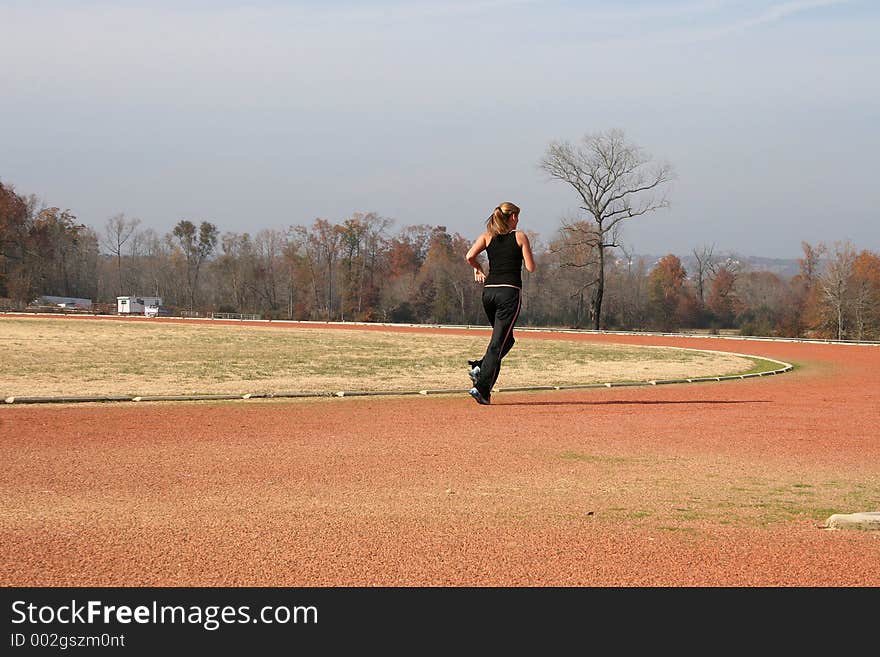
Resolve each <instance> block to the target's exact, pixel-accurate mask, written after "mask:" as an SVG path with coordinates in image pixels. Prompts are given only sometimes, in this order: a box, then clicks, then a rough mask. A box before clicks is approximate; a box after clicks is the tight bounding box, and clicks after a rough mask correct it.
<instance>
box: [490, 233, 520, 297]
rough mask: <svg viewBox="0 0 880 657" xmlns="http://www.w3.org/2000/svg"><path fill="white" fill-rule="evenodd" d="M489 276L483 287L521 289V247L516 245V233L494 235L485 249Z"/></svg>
mask: <svg viewBox="0 0 880 657" xmlns="http://www.w3.org/2000/svg"><path fill="white" fill-rule="evenodd" d="M486 254H487V255H488V256H489V275H488V276H486V282H485V285H513V286H514V287H518V288H522V264H523V254H522V247H521V246H520V245H519V244H517V243H516V231H515V230H512V231H510V232H509V233H505V234H504V235H495V236H494V237H492V241H491V242H489V246H487V247H486Z"/></svg>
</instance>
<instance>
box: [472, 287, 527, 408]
mask: <svg viewBox="0 0 880 657" xmlns="http://www.w3.org/2000/svg"><path fill="white" fill-rule="evenodd" d="M521 306H522V290H520V289H519V288H518V287H503V286H502V287H484V288H483V310H485V311H486V317H488V318H489V323H490V324H492V339H491V340H489V346H488V348H487V349H486V354H485V355H484V356H483V359H482V361H481V362H480V363H479V365H480V376H479V377H477V384H476V385H477V390H479V391H480V394H482V395H483V396H484V397H488V396H489V393H491V392H492V387H493V386H494V385H495V381H497V380H498V374H499V373H500V372H501V359H502V358H504V357H505V356H506V355H507V352H508V351H510V348H511V347H512V346H513V343H514V342H515V340H514V339H513V325H514V324H515V323H516V318H517V317H519V310H520V307H521Z"/></svg>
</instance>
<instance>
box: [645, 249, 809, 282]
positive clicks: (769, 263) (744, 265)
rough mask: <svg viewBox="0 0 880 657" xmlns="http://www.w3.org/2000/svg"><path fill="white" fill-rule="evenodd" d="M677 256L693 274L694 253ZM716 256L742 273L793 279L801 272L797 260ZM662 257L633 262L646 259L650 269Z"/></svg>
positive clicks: (688, 271) (733, 255)
mask: <svg viewBox="0 0 880 657" xmlns="http://www.w3.org/2000/svg"><path fill="white" fill-rule="evenodd" d="M675 255H677V256H678V258H679V259H680V260H681V264H682V265H684V268H685V271H687V273H688V274H692V273H693V272H694V271H695V270H696V268H697V259H696V258H694V255H693V254H692V253H689V254H687V255H682V254H679V253H677V254H675ZM716 255H717V257H718V258H719V261H720V262H722V263H723V262H724V260H726V259H727V258H731V259H733V260H734V261H736V262H739V263H741V268H740V271H769V272H772V273H774V274H776V275H777V276H780V277H783V278H791V277H792V276H794V275H795V274H797V273H799V272H800V265H799V264H798V260H797V258H762V257H760V256H744V255H741V254H739V253H737V254H728V253H724V254H716ZM662 257H663V256H659V255H646V254H638V255H634V256H633V260H634V261H635V260H638V259H639V258H644V259H645V263H647V265H648V268H649V269H650V267H652V266H653V265H654V263H655V262H657V261H658V260H660V258H662Z"/></svg>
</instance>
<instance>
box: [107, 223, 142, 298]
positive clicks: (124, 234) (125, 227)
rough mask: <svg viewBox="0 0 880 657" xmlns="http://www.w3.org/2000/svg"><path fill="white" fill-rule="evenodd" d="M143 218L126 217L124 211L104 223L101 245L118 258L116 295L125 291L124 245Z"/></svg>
mask: <svg viewBox="0 0 880 657" xmlns="http://www.w3.org/2000/svg"><path fill="white" fill-rule="evenodd" d="M140 223H141V220H140V219H138V218H132V219H126V217H125V215H124V214H122V213H119V214H116V215H113V216H112V217H110V218H109V219H108V220H107V223H106V224H104V234H103V235H102V237H101V246H102V247H103V248H104V249H105V251H106V252H107V253H108V254H109V255H111V256H113V257H114V258H115V260H116V295H117V296H120V295H122V293H123V292H124V291H125V285H124V283H123V280H122V251H123V249H122V247H123V246H125V243H126V242H128V241H129V239H130V238H131V237H132V235H134V233H135V231H136V230H137V227H138V224H140Z"/></svg>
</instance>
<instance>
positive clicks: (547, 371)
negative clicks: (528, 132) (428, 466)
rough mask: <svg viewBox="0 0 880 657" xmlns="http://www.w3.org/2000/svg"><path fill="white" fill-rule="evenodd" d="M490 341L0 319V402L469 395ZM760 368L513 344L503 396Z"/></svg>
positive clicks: (657, 351) (673, 353) (687, 356)
mask: <svg viewBox="0 0 880 657" xmlns="http://www.w3.org/2000/svg"><path fill="white" fill-rule="evenodd" d="M487 339H488V336H487V334H486V333H485V332H480V333H479V334H474V335H464V336H462V335H449V334H427V333H426V334H424V335H422V334H413V333H399V332H393V331H388V332H382V331H362V330H357V329H351V330H347V329H317V328H295V327H290V326H246V325H242V326H230V325H216V324H215V325H211V324H172V323H164V322H162V321H155V322H120V321H113V320H103V321H102V320H93V321H92V320H90V321H59V320H57V319H40V318H4V319H2V321H0V395H2V396H3V397H4V398H5V397H7V396H13V395H15V396H25V395H31V396H66V395H128V394H131V395H151V394H153V395H173V394H181V395H182V394H224V393H229V394H238V393H242V394H244V393H252V394H258V393H281V392H325V391H336V390H347V391H361V390H387V391H394V390H401V391H402V390H422V389H432V390H436V389H466V388H468V387H470V385H471V384H470V379H469V378H468V376H467V370H466V368H467V364H466V363H467V360H468V359H475V358H479V357H480V356H482V354H483V351H484V350H485V347H486V342H487ZM776 367H778V365H777V364H776V363H772V362H770V361H766V360H763V359H760V358H747V357H742V356H736V355H730V354H719V353H711V352H700V351H691V350H683V349H673V348H665V347H664V348H658V347H637V346H628V345H611V344H591V343H589V342H575V341H571V340H562V339H560V340H553V339H546V338H541V339H537V338H535V337H532V336H530V335H529V334H528V333H525V332H520V333H519V334H517V342H516V345H515V346H514V348H513V350H512V351H511V352H510V354H509V355H508V356H507V357H506V358H505V360H504V367H503V369H502V372H501V376H500V378H499V380H498V384H497V385H498V386H499V387H500V388H505V387H507V388H510V387H518V386H533V385H553V386H555V385H578V384H588V383H606V382H622V381H650V380H653V379H679V378H688V377H691V378H697V377H707V376H726V375H732V374H747V373H755V372H760V371H768V370H772V369H775V368H776Z"/></svg>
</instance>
